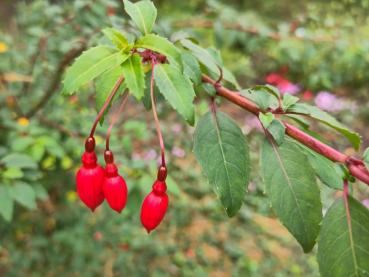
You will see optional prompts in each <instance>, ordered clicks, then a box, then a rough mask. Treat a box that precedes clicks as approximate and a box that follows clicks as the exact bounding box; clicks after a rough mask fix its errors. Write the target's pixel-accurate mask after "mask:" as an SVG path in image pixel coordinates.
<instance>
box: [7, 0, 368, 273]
mask: <svg viewBox="0 0 369 277" xmlns="http://www.w3.org/2000/svg"><path fill="white" fill-rule="evenodd" d="M11 2H12V1H2V3H0V10H2V11H5V10H7V11H8V8H9V6H8V5H10V4H12V5H13V6H14V9H15V10H14V13H13V14H5V13H2V20H1V21H2V23H1V25H0V26H1V29H0V43H1V45H0V75H1V78H0V105H1V109H0V134H1V136H0V214H1V217H0V274H1V275H4V276H24V275H27V276H45V275H46V276H81V275H82V276H122V275H127V276H147V275H152V276H167V275H168V276H169V275H170V276H171V275H178V276H208V275H211V276H231V275H234V276H290V275H293V276H316V275H317V265H316V260H315V257H314V255H303V253H302V251H301V250H300V248H299V246H298V245H297V243H296V242H295V241H294V240H293V239H292V237H291V236H290V235H289V234H288V233H287V232H286V231H285V230H284V228H283V227H282V226H281V225H280V224H279V223H278V221H276V220H275V219H274V218H273V215H272V214H271V211H270V208H269V205H268V203H267V201H266V199H265V196H264V194H263V191H264V189H263V186H262V184H261V182H260V177H259V176H257V175H256V174H255V173H254V174H253V176H251V180H252V182H251V184H250V186H249V193H248V195H247V197H246V199H245V203H246V205H244V206H243V208H242V209H241V212H240V214H239V215H238V216H237V217H236V218H234V219H231V220H230V219H228V218H226V216H225V214H224V212H223V210H222V209H221V207H220V205H219V203H218V200H217V199H215V197H214V194H213V193H212V192H211V188H210V187H209V186H208V185H207V182H206V180H205V179H204V178H203V177H202V175H201V173H200V168H199V166H198V165H197V164H196V162H195V160H194V157H193V155H192V152H191V148H192V142H191V141H192V139H191V136H192V132H193V129H192V128H190V127H187V126H186V125H185V124H184V121H182V119H180V118H179V117H177V116H176V115H175V114H174V113H172V112H171V111H170V109H169V108H167V107H164V106H160V114H161V117H162V118H163V119H164V120H163V125H164V126H163V129H164V133H165V137H166V145H167V149H168V150H167V151H168V153H171V154H170V155H169V159H170V161H169V165H170V166H169V172H170V178H169V181H168V186H169V192H170V199H171V200H170V201H171V204H170V209H169V214H168V215H167V217H166V219H165V221H164V223H163V224H162V225H161V226H160V228H159V229H158V230H157V231H156V232H154V233H153V234H150V235H149V236H148V235H147V234H146V233H145V232H144V230H143V228H142V227H141V226H140V222H139V208H140V205H141V201H142V199H143V196H144V195H145V194H146V193H147V192H148V191H149V190H150V187H151V183H152V182H153V179H154V176H155V167H156V158H157V150H158V147H157V146H156V145H157V142H156V138H155V136H154V134H155V132H154V126H153V124H152V119H151V116H150V114H148V113H145V110H144V107H142V106H141V105H137V103H135V101H134V100H133V99H131V100H130V101H131V102H130V108H129V109H127V111H126V112H125V113H124V119H123V122H122V123H121V124H120V125H119V126H117V128H116V130H115V131H114V133H113V135H112V138H113V139H112V142H111V145H112V147H113V150H114V152H115V153H116V159H117V161H118V163H119V164H120V168H121V172H124V176H125V178H126V180H127V184H128V186H129V191H130V193H129V202H128V207H127V208H126V210H125V211H124V212H123V213H122V215H118V214H116V213H113V212H112V211H110V210H109V209H108V208H107V206H106V205H105V204H104V205H103V207H102V208H101V209H99V210H98V211H97V212H96V213H95V214H91V213H90V212H89V211H88V210H87V209H86V208H85V207H83V206H82V204H81V203H80V202H79V201H78V199H77V196H76V193H75V191H74V190H75V184H74V172H75V170H76V169H77V168H78V166H79V159H80V155H81V153H82V151H83V140H84V137H85V136H86V134H88V132H89V128H90V124H92V121H93V119H94V116H95V112H94V110H93V107H94V106H95V104H94V99H93V97H91V95H92V93H91V92H92V91H93V90H94V88H93V87H91V86H87V87H86V88H85V89H84V91H81V92H79V94H78V96H77V97H76V96H72V97H70V98H63V97H61V96H60V95H59V94H58V92H59V82H60V78H61V75H62V74H63V71H64V69H65V66H66V64H63V61H64V62H66V61H67V62H68V58H70V57H69V56H68V54H67V53H69V55H70V54H73V53H75V52H74V51H77V52H78V51H81V50H82V49H84V48H85V47H89V46H91V45H94V44H96V42H97V41H100V40H101V39H103V38H102V35H101V33H100V32H99V30H100V28H102V27H104V26H109V25H113V26H116V27H118V28H121V29H124V30H127V31H129V30H131V29H130V23H129V22H128V21H127V17H123V9H122V5H121V2H120V1H112V0H96V1H87V0H78V1H52V2H54V3H53V4H52V3H49V2H48V1H44V0H36V1H28V2H23V1H20V2H19V3H16V4H15V2H14V3H11ZM50 2H51V1H50ZM156 2H157V3H158V11H159V24H158V26H157V27H156V28H157V29H156V30H155V31H156V32H159V33H163V34H165V35H169V36H170V35H172V34H173V36H181V32H188V33H189V34H191V35H193V36H194V37H195V38H197V39H198V40H199V41H201V43H202V44H203V45H205V46H210V45H215V46H216V47H218V48H220V49H221V50H222V56H223V59H224V62H225V64H226V65H227V66H228V67H229V68H230V69H231V70H232V71H233V72H234V73H235V74H236V75H237V77H238V80H239V81H240V83H241V84H243V85H245V84H247V85H252V84H256V83H263V82H264V76H265V75H266V74H267V73H270V72H283V74H285V75H286V76H288V78H290V79H292V80H293V81H294V82H296V83H299V84H300V85H301V86H302V87H303V88H304V89H310V90H312V91H319V90H323V89H328V90H339V91H340V92H341V93H343V95H346V96H347V95H349V96H350V97H351V98H354V99H358V100H363V99H364V100H365V101H367V100H368V98H367V95H368V92H367V88H366V87H365V86H366V84H367V83H368V80H369V75H368V74H369V68H368V67H369V54H368V53H369V29H368V27H367V26H368V22H367V21H368V18H367V16H366V15H367V12H368V9H369V1H366V0H361V1H360V0H357V1H295V2H293V3H292V2H291V1H287V0H283V1H278V2H276V1H270V0H268V1H259V2H255V1H236V0H234V1H214V0H209V1H200V0H190V1H181V2H178V1H165V0H161V1H156ZM9 11H11V10H9ZM4 19H5V20H4ZM201 22H210V23H211V26H210V28H208V27H206V28H203V27H201ZM234 26H236V27H237V28H238V29H239V28H240V27H241V29H244V31H239V30H233V28H231V27H234ZM245 30H247V31H245ZM273 37H274V38H273ZM325 40H326V41H325ZM58 78H59V79H58ZM45 93H46V95H47V97H46V98H43V97H44V95H45ZM199 101H200V104H199V105H198V107H197V113H198V114H203V113H204V112H205V111H206V110H207V104H206V101H203V100H199ZM224 109H225V110H228V111H229V112H230V113H231V114H232V115H233V116H234V117H235V118H236V119H238V120H239V122H240V124H243V123H244V122H243V121H242V120H245V116H244V115H243V114H242V112H240V111H239V110H235V109H234V108H233V107H227V106H225V107H224ZM357 115H361V116H362V118H363V121H362V122H364V123H360V122H359V123H358V122H356V124H357V125H358V126H355V127H360V126H365V120H367V119H368V118H369V114H368V112H367V109H364V110H363V111H361V110H359V111H352V113H351V112H350V113H349V114H347V115H346V114H345V113H343V116H342V119H343V120H344V121H346V122H347V123H350V122H352V120H353V118H354V117H355V116H357ZM123 123H124V124H123ZM106 125H107V124H106V123H105V124H104V125H103V126H102V127H100V128H99V130H98V137H97V143H98V148H99V149H100V150H101V149H102V147H103V146H102V145H103V140H104V134H105V131H106ZM247 128H249V126H246V127H245V128H244V129H247ZM248 131H249V130H248ZM364 136H365V135H364ZM366 137H369V136H366ZM259 138H260V135H259V134H258V133H257V132H255V133H254V132H251V149H256V150H257V149H258V147H259V145H258V140H259ZM330 138H333V137H332V135H331V134H330ZM256 150H255V151H252V157H251V159H252V161H253V164H254V165H255V168H256V167H257V164H258V161H257V156H258V154H257V151H256ZM348 151H350V150H348ZM101 158H102V157H100V160H102V159H101ZM255 171H256V170H255ZM361 191H362V192H361V194H362V195H365V193H366V195H367V191H365V190H364V189H361ZM323 194H324V195H323V197H325V198H327V199H331V198H332V191H330V190H329V189H327V188H324V189H323ZM296 253H297V254H296Z"/></svg>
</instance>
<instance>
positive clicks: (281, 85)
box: [265, 73, 300, 95]
mask: <svg viewBox="0 0 369 277" xmlns="http://www.w3.org/2000/svg"><path fill="white" fill-rule="evenodd" d="M265 81H266V82H267V83H268V84H271V85H274V86H276V87H277V88H278V89H279V90H280V91H281V93H282V94H284V93H288V94H292V95H295V94H297V93H298V92H299V91H300V87H299V86H298V85H297V84H294V83H292V82H290V81H289V80H287V79H285V78H284V77H283V76H282V75H280V74H278V73H270V74H269V75H267V76H266V78H265Z"/></svg>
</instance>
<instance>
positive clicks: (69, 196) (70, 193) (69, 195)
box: [66, 190, 78, 202]
mask: <svg viewBox="0 0 369 277" xmlns="http://www.w3.org/2000/svg"><path fill="white" fill-rule="evenodd" d="M66 196H67V201H68V202H75V201H76V200H77V198H78V197H77V193H76V192H75V191H73V190H70V191H68V192H67V195H66Z"/></svg>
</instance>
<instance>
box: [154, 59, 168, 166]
mask: <svg viewBox="0 0 369 277" xmlns="http://www.w3.org/2000/svg"><path fill="white" fill-rule="evenodd" d="M155 65H156V60H155V59H152V60H151V79H150V98H151V106H152V113H153V116H154V121H155V127H156V133H157V135H158V139H159V144H160V152H161V165H162V166H164V167H165V166H166V164H165V146H164V140H163V134H162V132H161V128H160V123H159V118H158V113H157V111H156V101H155V96H154V69H155Z"/></svg>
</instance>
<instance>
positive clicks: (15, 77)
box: [0, 72, 32, 83]
mask: <svg viewBox="0 0 369 277" xmlns="http://www.w3.org/2000/svg"><path fill="white" fill-rule="evenodd" d="M0 77H1V79H3V80H4V81H6V82H9V83H14V82H25V83H32V77H31V76H27V75H21V74H18V73H15V72H9V73H4V74H3V75H2V76H0Z"/></svg>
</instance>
